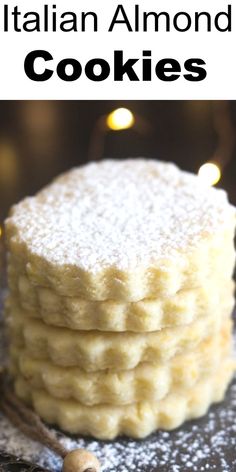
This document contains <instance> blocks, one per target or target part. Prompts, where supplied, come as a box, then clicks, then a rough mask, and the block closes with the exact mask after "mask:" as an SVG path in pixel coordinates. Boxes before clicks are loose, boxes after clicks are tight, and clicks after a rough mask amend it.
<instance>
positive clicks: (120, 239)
mask: <svg viewBox="0 0 236 472" xmlns="http://www.w3.org/2000/svg"><path fill="white" fill-rule="evenodd" d="M235 214H236V213H235V209H234V208H233V207H232V206H231V205H230V204H229V203H228V199H227V195H226V193H225V192H224V191H222V190H216V189H213V188H207V187H205V186H204V185H203V184H202V182H201V180H200V179H199V178H198V177H197V176H194V175H191V174H189V173H186V172H182V171H180V170H179V169H178V168H177V167H176V166H175V165H174V164H171V163H162V162H158V161H152V160H145V159H134V160H132V159H130V160H126V161H112V160H107V161H101V162H100V163H91V164H88V165H86V166H84V167H81V168H78V169H74V170H72V171H70V172H69V173H67V174H65V175H62V176H61V177H59V178H57V179H56V180H55V181H54V182H53V183H52V184H51V185H50V186H48V187H46V188H45V189H43V190H42V191H41V192H40V193H38V194H37V195H36V196H35V197H32V198H26V199H25V200H23V201H22V202H21V203H19V204H18V205H16V206H15V207H13V209H12V211H11V214H10V216H9V218H8V219H7V221H6V236H7V245H8V280H9V297H8V299H7V302H6V317H7V323H8V327H9V339H10V358H11V365H10V369H11V374H12V377H13V379H14V385H15V391H16V394H17V395H18V396H19V397H20V398H21V399H22V400H23V401H25V402H27V403H28V404H30V405H32V407H33V408H34V409H35V410H36V411H37V413H38V414H39V415H40V416H41V417H42V418H43V419H44V420H45V421H46V422H48V423H51V424H56V425H58V426H59V427H60V428H61V429H63V430H64V431H68V432H70V433H76V434H86V435H87V434H88V435H92V436H94V437H97V438H103V439H111V438H114V437H116V436H117V435H120V434H125V435H128V436H131V437H145V436H146V435H148V434H150V433H151V432H152V431H154V430H156V429H158V428H162V429H173V428H176V427H178V426H180V425H181V424H182V423H183V422H184V421H185V420H188V419H191V418H197V417H200V416H201V415H203V414H205V413H206V411H207V410H208V408H209V407H210V405H211V404H212V403H214V402H218V401H221V400H222V399H223V397H224V394H225V391H226V389H227V386H228V384H229V383H230V381H231V379H232V376H233V371H234V360H233V354H232V320H231V313H232V309H233V304H234V298H233V292H234V284H233V280H232V274H233V268H234V262H235V250H234V244H233V240H234V231H235Z"/></svg>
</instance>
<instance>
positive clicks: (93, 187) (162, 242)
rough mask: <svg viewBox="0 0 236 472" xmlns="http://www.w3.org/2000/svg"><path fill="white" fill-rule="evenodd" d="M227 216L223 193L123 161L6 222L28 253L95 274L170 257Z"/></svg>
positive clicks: (74, 179)
mask: <svg viewBox="0 0 236 472" xmlns="http://www.w3.org/2000/svg"><path fill="white" fill-rule="evenodd" d="M234 213H235V211H234V209H233V207H232V206H230V205H229V203H228V200H227V195H226V193H225V192H224V191H223V190H216V189H213V188H207V187H205V186H203V184H202V182H201V180H200V179H199V178H198V177H197V176H195V175H192V174H189V173H186V172H182V171H180V170H179V169H178V168H177V167H176V166H175V165H174V164H171V163H162V162H158V161H152V160H144V159H135V160H134V159H128V160H126V161H112V160H106V161H102V162H100V163H90V164H88V165H86V166H84V167H81V168H78V169H74V170H72V171H70V172H69V173H67V174H64V175H63V176H61V177H59V178H58V179H56V180H55V181H54V182H53V184H52V185H51V186H49V187H47V188H46V189H44V190H43V191H41V192H40V193H39V194H38V195H37V196H36V197H32V198H27V199H25V200H24V201H23V202H21V203H20V204H18V205H16V206H15V209H14V213H13V215H12V216H11V218H10V220H9V221H10V223H11V224H12V225H13V226H14V227H15V228H17V230H18V232H19V233H18V234H19V235H20V239H21V241H24V242H25V243H26V244H27V247H28V248H29V249H30V250H31V251H32V253H34V254H37V255H39V256H40V257H43V258H45V259H46V260H47V261H50V262H52V263H56V264H60V265H61V264H74V265H76V266H77V267H81V268H82V269H85V270H89V271H91V272H95V273H96V272H97V271H100V270H101V268H103V267H110V266H116V267H117V268H118V269H121V270H126V269H130V270H132V268H135V267H137V266H140V265H141V266H147V265H152V264H156V263H158V262H159V261H160V259H161V258H163V257H165V258H172V257H176V256H177V253H178V251H179V250H181V249H186V248H187V249H189V250H190V249H191V248H193V247H195V246H196V245H197V244H198V243H199V241H200V240H201V239H202V237H204V236H205V235H207V234H212V233H213V232H215V231H217V229H220V228H221V227H222V225H227V224H230V222H232V216H233V215H234ZM231 226H232V223H231Z"/></svg>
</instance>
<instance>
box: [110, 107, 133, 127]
mask: <svg viewBox="0 0 236 472" xmlns="http://www.w3.org/2000/svg"><path fill="white" fill-rule="evenodd" d="M134 122H135V118H134V115H133V113H132V112H131V111H130V110H128V109H127V108H117V110H114V111H112V112H111V113H110V114H109V115H108V117H107V126H108V128H110V129H111V130H112V131H121V130H123V129H128V128H131V127H132V126H133V125H134Z"/></svg>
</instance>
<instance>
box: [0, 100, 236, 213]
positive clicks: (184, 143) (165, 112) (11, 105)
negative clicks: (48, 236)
mask: <svg viewBox="0 0 236 472" xmlns="http://www.w3.org/2000/svg"><path fill="white" fill-rule="evenodd" d="M118 107H127V108H129V109H130V110H131V111H132V112H133V113H134V115H135V117H136V125H135V126H134V127H133V128H132V129H129V130H125V131H109V132H108V131H107V132H106V133H105V132H104V133H103V132H101V133H100V135H99V132H98V136H97V132H96V130H97V131H98V123H99V120H100V118H101V116H103V115H107V114H108V113H109V112H110V111H112V110H113V109H115V108H118ZM235 135H236V102H226V101H221V102H214V101H173V102H172V101H150V102H149V101H130V102H129V101H123V102H118V101H70V102H69V101H1V102H0V199H1V205H0V221H2V220H3V219H4V218H5V216H6V214H7V212H8V209H9V207H10V205H12V204H13V203H15V202H17V201H18V200H19V199H21V198H22V197H23V196H25V195H30V194H33V193H35V192H36V191H37V190H39V189H40V188H41V187H42V186H43V185H45V184H47V183H48V182H49V181H50V180H51V179H52V178H53V177H54V176H56V175H57V174H59V173H60V172H63V171H65V170H66V169H69V168H70V167H72V166H76V165H79V164H81V163H85V162H87V161H88V160H90V159H91V158H93V159H100V158H101V157H102V156H103V157H113V158H125V157H131V156H132V157H135V156H145V157H152V158H157V159H161V160H170V161H174V162H176V163H177V164H178V165H179V166H180V167H181V168H183V169H186V170H190V171H193V172H197V171H198V169H199V167H200V166H201V164H203V163H204V162H206V161H209V160H215V161H217V162H218V163H219V165H220V167H221V168H222V179H221V181H220V182H219V184H218V185H219V186H220V187H223V188H225V189H226V190H227V191H228V192H229V196H230V200H231V201H232V202H233V203H235V204H236V186H235V177H236V144H235ZM91 145H92V149H91Z"/></svg>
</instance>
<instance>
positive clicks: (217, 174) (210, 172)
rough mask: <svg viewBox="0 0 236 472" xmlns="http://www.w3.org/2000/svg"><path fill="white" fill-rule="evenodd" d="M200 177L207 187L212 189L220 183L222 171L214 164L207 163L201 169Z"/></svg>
mask: <svg viewBox="0 0 236 472" xmlns="http://www.w3.org/2000/svg"><path fill="white" fill-rule="evenodd" d="M198 175H199V177H200V178H201V180H202V181H203V182H204V183H205V184H206V185H209V186H210V187H211V186H213V185H216V184H217V183H218V182H219V181H220V179H221V170H220V168H219V166H218V165H217V164H215V163H214V162H206V163H205V164H203V165H202V166H201V167H200V169H199V171H198Z"/></svg>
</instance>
